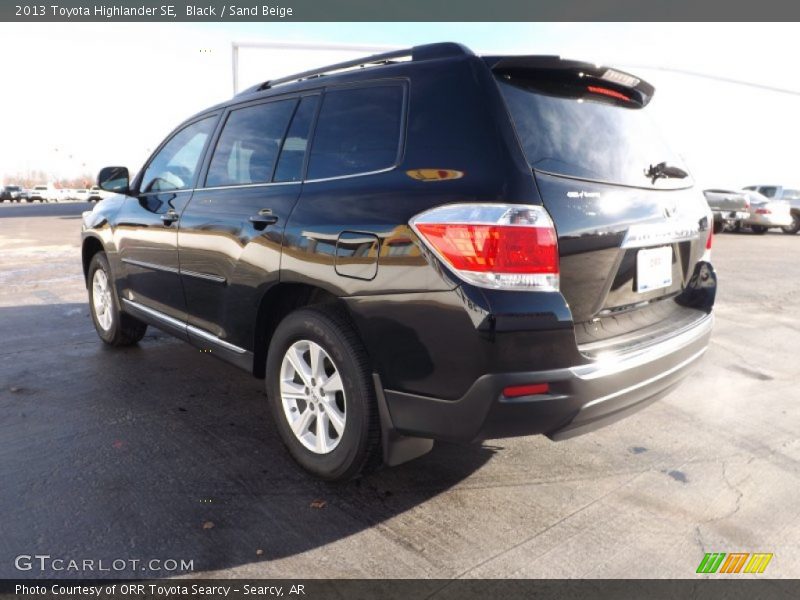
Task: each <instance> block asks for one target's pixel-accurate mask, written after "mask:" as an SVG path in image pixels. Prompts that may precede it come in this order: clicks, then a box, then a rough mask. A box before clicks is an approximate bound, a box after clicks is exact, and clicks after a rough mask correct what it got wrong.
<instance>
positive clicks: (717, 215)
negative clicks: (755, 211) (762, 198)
mask: <svg viewBox="0 0 800 600" xmlns="http://www.w3.org/2000/svg"><path fill="white" fill-rule="evenodd" d="M703 194H705V197H706V202H708V207H709V208H710V209H711V212H713V213H714V233H720V232H722V231H730V230H734V229H735V230H738V229H740V228H741V226H742V223H743V222H744V221H745V220H747V219H748V218H750V201H749V200H748V199H747V196H746V195H745V194H743V193H741V192H734V191H731V190H704V191H703Z"/></svg>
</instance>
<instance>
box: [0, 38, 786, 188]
mask: <svg viewBox="0 0 800 600" xmlns="http://www.w3.org/2000/svg"><path fill="white" fill-rule="evenodd" d="M798 39H800V25H798V24H680V23H665V24H652V23H650V24H647V23H643V24H612V23H597V24H570V23H549V24H548V23H508V24H506V23H489V24H482V23H481V24H464V23H413V24H408V23H360V24H350V23H316V24H311V23H276V24H225V23H221V24H216V23H214V24H187V23H184V24H180V23H178V24H119V23H91V24H46V23H42V24H31V23H14V24H10V23H2V24H0V64H2V76H3V81H2V97H3V100H2V108H3V110H2V111H0V178H2V179H8V178H9V176H11V175H13V174H14V173H17V172H20V171H25V170H29V169H43V170H46V171H49V172H51V173H53V174H54V175H56V176H69V175H76V174H78V173H80V172H92V173H95V172H96V171H97V170H98V169H99V168H100V167H101V166H104V165H106V164H124V165H127V166H129V167H130V168H132V169H133V170H136V169H138V168H139V167H140V166H141V163H142V162H143V161H144V160H145V159H146V157H147V156H148V154H149V153H150V151H152V149H153V148H154V147H155V146H157V145H158V143H159V142H160V141H161V139H162V138H163V137H164V136H165V135H166V134H167V133H168V132H169V130H171V129H172V128H173V127H174V126H175V125H176V124H177V123H178V122H179V121H181V120H183V119H184V118H185V117H187V116H189V115H191V114H192V113H194V112H196V111H198V110H201V109H203V108H204V107H206V106H208V105H211V104H214V103H216V102H219V101H221V100H225V99H226V98H229V97H230V96H231V93H232V75H231V42H233V41H270V42H275V41H292V42H304V43H309V44H324V43H333V44H336V43H339V44H341V43H348V44H366V45H391V46H411V45H415V44H420V43H427V42H435V41H457V42H461V43H463V44H466V45H467V46H469V47H470V48H472V49H473V50H474V51H475V52H478V53H490V52H508V53H514V54H559V55H561V56H564V57H567V58H575V59H581V60H588V61H592V62H597V63H602V64H607V65H614V66H618V67H620V68H623V69H626V70H629V71H631V72H633V73H635V74H637V75H639V76H641V77H643V78H644V79H646V80H648V81H649V82H650V83H652V84H653V85H655V87H656V95H655V98H654V100H653V102H652V103H651V105H650V106H649V107H648V109H647V110H649V111H651V112H652V114H653V117H654V118H655V120H656V121H657V123H658V124H659V125H660V126H661V128H662V130H663V132H664V133H665V135H666V137H667V138H668V139H669V141H670V142H671V144H672V145H673V146H674V147H675V149H676V150H677V151H678V152H679V153H680V154H682V155H683V156H684V157H685V159H686V160H687V162H688V164H689V166H690V167H691V169H692V171H693V174H694V176H695V179H696V180H697V181H698V183H699V184H700V185H701V186H703V187H740V186H744V185H747V184H750V183H784V184H795V185H796V184H797V183H798V182H800V167H798V162H799V161H798V158H800V157H799V156H798V154H799V153H800V152H799V151H798V141H799V140H800V119H799V118H798V114H800V110H798V109H800V69H798V68H797V40H798ZM351 56H355V55H354V54H352V53H350V54H348V53H332V52H329V53H321V52H302V51H281V52H276V51H273V50H270V51H264V50H243V51H242V53H241V61H240V63H241V75H240V84H241V85H240V87H246V86H247V85H250V84H253V83H256V82H259V81H263V80H266V79H271V78H274V77H276V76H280V75H285V74H289V73H292V72H296V71H298V70H302V69H304V68H310V67H313V66H319V65H321V64H326V63H329V62H336V61H337V60H342V59H344V58H349V57H351ZM665 69H666V70H665ZM672 70H679V71H680V70H682V71H691V72H696V73H704V74H708V75H713V76H714V77H717V78H722V79H736V80H743V81H748V82H751V83H754V84H758V85H762V86H766V87H774V88H780V89H783V90H788V91H794V92H795V93H787V92H778V91H770V90H767V89H761V88H757V87H750V86H743V85H738V84H733V83H726V82H722V81H719V80H718V79H707V78H701V77H695V76H690V75H685V74H679V73H675V72H674V71H672Z"/></svg>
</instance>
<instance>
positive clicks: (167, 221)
mask: <svg viewBox="0 0 800 600" xmlns="http://www.w3.org/2000/svg"><path fill="white" fill-rule="evenodd" d="M179 218H180V216H179V215H178V213H176V212H175V211H174V210H170V211H169V212H166V213H164V214H163V215H161V221H162V223H164V225H167V226H169V225H172V224H173V223H174V222H175V221H177V220H178V219H179Z"/></svg>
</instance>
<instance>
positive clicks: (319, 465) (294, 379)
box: [266, 305, 382, 481]
mask: <svg viewBox="0 0 800 600" xmlns="http://www.w3.org/2000/svg"><path fill="white" fill-rule="evenodd" d="M314 345H316V347H317V349H316V350H314ZM312 353H314V354H312ZM290 355H293V360H294V361H295V362H291V361H290V359H289V356H290ZM312 356H316V357H321V359H320V360H317V361H316V362H317V364H319V365H321V368H320V367H318V368H317V369H316V370H314V369H312V368H311V367H310V365H311V364H312V363H313V362H314V361H312V358H311V357H312ZM297 361H302V364H301V365H300V366H301V369H302V370H303V374H302V375H301V374H300V371H299V370H298V369H296V368H294V366H293V365H294V364H298V363H297ZM323 371H324V373H323V374H322V375H320V373H321V372H323ZM337 374H338V380H337V379H336V375H337ZM323 376H324V377H325V378H326V381H328V382H331V383H329V385H328V387H327V388H326V387H325V384H324V383H321V382H320V381H319V378H320V377H323ZM331 380H333V381H331ZM308 384H310V385H308ZM266 390H267V397H268V399H269V403H270V407H271V411H272V416H273V421H274V423H275V425H276V427H277V429H278V433H279V434H280V436H281V439H282V440H283V443H284V444H285V445H286V448H287V449H288V450H289V453H290V454H291V455H292V457H293V458H294V459H295V461H297V463H298V464H300V466H302V467H303V468H304V469H306V470H307V471H309V472H310V473H312V474H314V475H316V476H317V477H320V478H322V479H325V480H328V481H346V480H348V479H353V478H354V477H356V476H358V475H359V474H363V473H366V472H369V471H372V470H374V469H376V468H377V467H378V466H380V464H381V458H382V457H381V431H380V422H379V419H378V405H377V400H376V395H375V387H374V384H373V381H372V371H371V369H370V368H369V361H368V359H367V353H366V351H365V349H364V347H363V345H362V343H361V340H360V339H359V338H358V336H357V335H356V333H355V330H354V328H353V326H352V325H351V324H350V322H349V319H348V318H347V315H346V314H345V313H344V311H343V310H341V309H340V308H339V307H337V306H334V305H322V306H315V307H308V308H302V309H299V310H296V311H294V312H292V313H290V314H289V315H288V316H287V317H286V318H284V319H283V321H281V322H280V324H279V325H278V327H277V329H276V330H275V333H274V335H273V336H272V341H271V342H270V345H269V350H268V352H267V362H266ZM320 411H321V412H320ZM292 415H297V416H296V418H295V419H294V420H293V423H294V427H295V428H296V429H297V430H298V434H295V432H294V430H293V427H292V424H291V423H290V419H291V418H292ZM317 415H321V416H320V417H317ZM322 417H324V420H320V419H321V418H322ZM337 419H338V421H337ZM337 422H338V424H339V425H338V427H337V425H336V423H337ZM320 426H321V429H322V434H320Z"/></svg>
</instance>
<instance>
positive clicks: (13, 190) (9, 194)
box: [0, 185, 27, 202]
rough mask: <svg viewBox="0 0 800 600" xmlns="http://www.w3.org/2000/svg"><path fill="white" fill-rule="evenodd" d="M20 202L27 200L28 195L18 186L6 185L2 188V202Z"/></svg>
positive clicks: (0, 192) (0, 190) (0, 196)
mask: <svg viewBox="0 0 800 600" xmlns="http://www.w3.org/2000/svg"><path fill="white" fill-rule="evenodd" d="M6 200H8V201H9V202H19V201H21V200H27V194H25V192H24V191H23V189H22V188H21V187H19V186H18V185H4V186H3V187H2V188H0V202H5V201H6Z"/></svg>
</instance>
